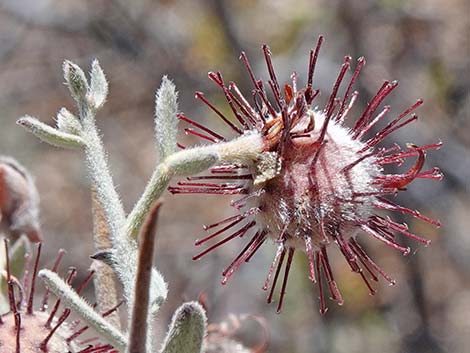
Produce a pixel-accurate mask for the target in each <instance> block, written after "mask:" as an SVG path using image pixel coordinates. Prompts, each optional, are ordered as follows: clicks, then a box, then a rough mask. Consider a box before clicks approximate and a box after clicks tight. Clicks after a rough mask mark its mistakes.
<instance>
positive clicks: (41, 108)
mask: <svg viewBox="0 0 470 353" xmlns="http://www.w3.org/2000/svg"><path fill="white" fill-rule="evenodd" d="M468 13H470V5H469V3H468V1H466V0H451V1H447V2H445V3H444V2H442V1H438V0H421V1H400V0H383V1H371V0H370V1H362V0H347V1H339V0H337V1H320V0H313V1H312V0H296V1H286V0H284V1H280V0H275V1H272V0H258V1H248V0H244V1H236V2H235V1H227V0H225V1H217V0H206V1H202V0H197V1H176V0H166V1H160V2H156V1H150V0H139V1H132V2H131V1H111V0H100V1H72V0H67V1H65V0H60V1H59V0H16V1H8V0H1V1H0V154H5V155H12V156H15V158H17V159H19V160H21V161H22V162H23V163H24V164H25V165H26V166H27V167H28V168H29V169H30V170H31V172H32V173H33V174H34V175H35V177H36V183H37V186H38V189H39V193H40V195H41V200H42V203H41V215H42V216H41V217H42V223H43V230H44V233H45V237H46V238H47V239H48V240H47V241H48V246H47V249H49V251H51V252H55V251H56V249H58V248H60V247H62V248H67V249H73V251H69V254H68V256H69V261H68V262H69V263H71V264H73V263H77V264H80V265H82V266H86V265H87V264H88V263H89V259H88V255H89V254H90V253H91V252H92V244H91V242H90V241H89V239H90V236H89V234H90V232H91V227H92V226H91V224H92V222H91V211H90V210H91V206H90V204H91V201H90V197H89V194H88V187H87V185H88V181H87V180H86V178H85V172H84V168H83V165H82V164H81V158H80V157H79V156H78V155H77V152H76V151H73V150H70V151H66V150H53V149H52V148H50V147H49V146H47V145H45V144H41V143H39V142H38V141H37V140H36V139H34V138H32V137H31V136H30V135H29V134H27V133H26V132H25V131H24V130H23V129H20V128H18V127H17V126H16V124H15V121H16V120H17V118H18V117H20V116H23V115H25V114H32V113H34V115H36V116H39V117H41V120H42V121H44V122H47V123H49V124H50V125H55V124H54V121H53V120H54V116H55V115H56V113H57V112H56V109H57V107H59V106H64V105H66V106H67V107H68V108H69V109H70V110H71V111H72V112H73V109H72V108H73V104H72V103H73V102H71V100H70V99H69V98H68V96H67V91H66V90H64V89H63V88H61V87H59V86H58V85H57V82H61V80H62V78H61V74H62V73H61V70H60V67H61V63H62V61H63V60H64V59H70V60H73V61H74V62H77V63H79V64H80V65H82V66H87V65H88V63H89V62H90V61H91V60H92V59H93V58H98V59H99V61H100V63H101V66H102V67H103V68H104V69H105V71H106V72H107V78H108V79H109V83H110V94H109V95H108V103H107V104H106V105H105V106H104V108H103V109H102V111H100V113H99V115H98V118H97V121H98V125H99V126H100V127H101V128H102V129H103V130H104V131H105V132H106V133H105V134H104V139H105V141H104V142H105V144H106V147H107V149H108V151H109V153H110V162H111V166H112V168H113V173H114V175H115V177H116V181H117V184H118V189H119V192H120V193H121V194H122V196H123V199H124V203H125V206H126V208H127V210H129V209H130V207H131V206H132V204H133V202H134V201H135V200H136V198H137V196H138V195H140V194H141V192H142V189H143V187H144V185H145V183H146V181H147V179H148V177H149V175H150V173H151V171H152V168H153V166H154V165H155V158H156V155H155V149H154V144H153V141H154V139H153V136H152V134H153V133H152V130H153V104H154V91H155V89H156V88H157V86H158V84H159V83H160V80H161V77H162V75H164V74H168V75H169V77H171V78H172V79H173V81H174V83H175V85H176V87H177V89H178V90H179V92H180V99H179V102H180V109H181V110H182V111H184V112H185V113H186V114H187V115H188V116H190V117H191V118H193V119H194V120H197V121H209V120H213V123H211V124H210V126H214V127H215V128H217V124H218V122H217V121H216V119H215V118H214V116H213V115H212V113H211V112H210V111H208V110H207V109H206V108H205V107H204V106H203V105H202V104H200V103H199V102H197V101H195V100H194V98H193V95H194V91H195V90H200V91H204V92H205V93H206V96H207V97H208V98H211V100H212V101H213V102H215V103H217V102H220V103H221V102H222V98H223V97H222V96H221V94H220V93H219V92H218V90H217V87H216V86H215V85H214V84H211V82H210V81H209V80H208V79H207V77H206V73H207V71H209V70H218V69H220V70H221V71H222V73H223V74H224V77H225V79H226V80H227V81H228V80H233V81H237V82H238V83H239V85H240V86H241V88H242V89H243V90H245V91H246V90H248V89H250V86H249V81H248V76H247V75H246V74H245V72H244V70H243V67H242V65H241V63H240V62H239V61H238V59H237V58H238V55H239V53H240V51H241V50H245V51H246V52H247V54H248V55H249V57H250V60H251V62H252V64H253V66H254V69H255V70H256V72H257V73H258V74H259V75H262V76H263V77H266V75H267V72H266V69H265V67H264V64H263V58H262V55H261V51H260V50H259V47H260V45H261V44H262V43H264V42H266V43H268V44H270V46H271V48H272V51H273V53H274V59H273V60H274V65H275V66H276V71H277V72H278V73H279V76H280V79H281V80H286V79H287V78H288V77H289V75H290V74H291V72H292V71H294V70H295V71H297V72H298V74H299V76H300V78H301V79H304V78H305V75H306V71H307V63H308V50H309V49H310V47H311V46H313V45H314V44H315V40H316V37H317V36H318V35H319V34H324V35H325V38H326V43H325V45H324V48H323V49H322V50H323V51H322V55H321V57H320V59H319V63H318V66H317V70H316V77H315V81H316V83H315V84H316V85H317V86H318V87H319V88H321V89H324V90H327V91H329V90H330V88H331V86H332V85H333V81H334V79H335V75H336V74H337V72H338V68H339V66H340V64H341V62H342V58H343V56H344V55H346V54H350V55H352V56H353V57H359V56H361V55H364V56H365V57H366V59H367V65H366V67H365V69H364V72H363V73H362V74H361V77H360V80H359V83H358V84H359V87H358V90H359V91H360V92H361V96H360V97H359V98H360V102H359V104H358V106H362V107H364V106H365V105H366V103H367V100H368V98H370V97H371V96H372V94H374V93H375V92H376V91H377V89H378V88H379V87H380V85H381V84H382V82H383V80H384V79H398V80H399V82H400V87H399V88H398V89H397V90H396V92H395V93H394V94H393V97H392V100H391V101H389V102H387V104H391V105H392V114H393V113H398V112H399V111H401V109H403V108H404V107H407V106H409V105H410V104H411V103H412V102H414V101H415V100H416V99H417V98H423V99H424V101H425V105H424V106H423V107H422V108H420V110H419V111H418V114H419V116H420V121H419V122H418V123H417V124H414V125H413V126H412V127H410V128H409V129H404V130H402V131H401V132H400V133H396V134H395V135H394V140H398V141H399V142H400V143H401V144H402V145H405V143H407V142H409V141H414V142H416V143H418V144H426V143H431V142H434V141H435V140H438V139H441V140H442V141H443V142H444V147H443V148H442V149H441V151H439V152H436V153H431V154H429V160H428V165H429V166H433V165H438V166H439V167H441V169H442V170H443V172H444V174H445V176H446V177H445V179H444V180H443V181H442V182H441V183H435V182H429V181H426V180H422V181H418V182H416V183H414V184H412V185H410V186H409V192H408V193H406V194H405V195H408V196H407V197H408V198H409V199H408V200H406V202H405V203H406V204H407V205H411V206H412V207H413V208H419V209H420V210H422V212H423V213H424V214H427V215H430V216H433V217H436V218H440V220H441V221H442V223H443V224H444V226H443V227H442V228H441V229H440V230H438V231H435V230H434V229H433V228H431V227H428V226H427V225H426V224H423V223H421V222H414V221H413V220H411V219H404V220H406V221H407V222H409V223H410V227H412V228H415V229H417V233H419V234H426V235H428V237H429V238H430V239H432V240H433V243H432V244H431V246H430V247H428V248H424V247H422V246H420V245H419V244H417V243H413V244H409V245H410V246H412V248H413V249H415V250H416V251H415V253H414V254H413V256H409V257H407V258H402V257H401V256H400V255H399V254H393V253H391V252H390V251H389V249H385V248H384V247H383V246H382V245H381V244H376V243H375V242H373V241H370V242H368V243H367V247H368V248H369V250H370V252H371V253H372V254H373V255H374V257H375V258H377V259H378V262H380V264H381V265H382V267H383V268H384V269H386V270H387V271H388V272H389V273H391V274H393V275H394V277H395V278H396V279H397V282H398V283H397V285H396V286H394V287H390V288H389V287H387V286H386V285H385V284H383V283H381V286H380V287H381V288H379V292H378V294H377V295H376V296H375V297H372V298H371V297H370V296H369V294H368V292H367V290H366V289H365V288H363V285H362V283H361V282H360V278H358V276H355V275H354V274H352V273H351V272H350V270H349V267H348V266H347V264H346V263H345V262H344V261H343V260H342V259H341V258H340V257H339V256H338V258H337V259H335V261H332V262H333V263H334V267H335V268H334V271H335V273H337V281H338V283H339V286H340V289H341V290H342V292H343V294H344V298H345V300H346V302H345V304H344V305H343V306H342V307H340V308H339V307H336V306H334V305H333V304H330V310H329V312H328V314H327V315H326V318H321V317H320V316H319V314H318V310H317V300H316V295H317V293H316V292H314V291H313V289H312V288H311V284H310V282H309V281H308V280H307V274H306V273H305V269H306V268H307V266H306V264H305V263H304V262H305V261H306V259H305V258H303V257H302V256H297V257H296V259H295V264H294V266H296V269H295V271H293V272H292V276H291V277H290V279H289V281H290V283H289V288H288V293H287V297H286V303H285V308H284V312H283V314H281V315H280V316H279V315H276V314H275V313H274V312H275V310H274V308H272V307H270V306H267V305H265V304H264V299H265V298H264V296H263V293H262V292H261V291H260V290H259V288H260V287H261V286H262V283H263V280H264V278H265V274H266V271H267V268H268V266H269V263H270V259H271V257H272V253H273V251H272V249H264V251H263V252H260V254H258V255H257V257H256V258H254V259H253V261H252V262H253V264H252V265H250V266H246V267H242V268H241V271H240V273H239V274H237V276H235V277H234V278H233V280H232V281H231V283H229V284H228V285H227V286H224V287H223V286H221V285H220V284H219V280H220V276H219V269H220V268H222V267H223V264H225V263H229V262H230V260H231V259H232V257H233V255H234V254H235V253H236V251H237V247H236V246H237V244H232V245H231V246H227V247H225V248H223V249H220V251H218V252H217V253H213V254H211V256H208V257H207V258H206V259H205V261H201V262H193V261H192V260H191V256H192V255H193V254H194V253H195V249H194V248H193V246H192V244H193V242H194V241H195V240H196V238H197V237H198V235H200V234H201V233H202V232H203V230H202V229H201V227H200V224H202V223H204V222H207V223H210V222H211V221H214V220H216V219H219V218H221V217H220V216H222V213H226V214H227V215H230V214H231V213H230V210H229V209H226V208H225V204H226V201H227V200H224V199H221V198H213V199H212V198H208V197H207V196H201V197H198V196H195V197H179V198H172V197H170V196H166V205H165V208H164V209H163V210H162V214H161V218H160V219H161V228H160V229H161V230H160V231H159V234H161V236H159V240H158V244H157V264H158V267H159V268H160V270H161V271H162V272H163V273H164V274H165V273H171V278H172V282H171V283H170V288H169V291H170V293H171V294H172V295H170V296H169V300H168V303H167V304H166V305H165V307H164V308H163V309H162V316H163V317H162V320H161V322H162V323H163V324H164V323H166V322H168V320H169V317H170V316H171V313H172V312H173V311H174V308H175V307H176V306H177V305H178V304H179V303H180V302H181V301H182V300H183V299H186V298H194V297H196V296H197V295H198V294H199V293H200V292H201V291H204V292H206V293H207V296H208V306H209V319H210V321H220V320H221V319H222V318H223V317H225V316H226V314H227V313H228V312H236V313H244V312H249V313H252V314H255V315H261V316H265V317H266V318H267V322H268V323H269V326H270V330H271V337H272V338H271V344H270V349H269V351H270V352H273V353H276V352H289V353H297V352H298V353H304V352H314V353H316V352H319V353H320V352H338V353H339V352H385V353H387V352H390V353H395V352H396V353H398V352H463V351H465V350H466V349H467V347H468V345H469V344H470V338H469V337H470V326H469V323H468V317H469V313H470V276H469V274H468V270H467V269H468V268H469V266H470V257H469V256H468V254H469V253H470V236H469V234H468V229H469V228H470V224H469V217H468V214H470V200H469V197H468V190H469V189H470V187H469V180H470V159H469V156H470V153H469V152H470V151H469V149H470V137H469V136H470V134H469V132H470V126H469V125H470V92H469V89H470V67H469V66H470V61H469V59H468V56H469V53H470V39H469V38H470V35H469V33H470V19H469V16H468ZM320 99H321V98H320ZM220 109H222V110H226V109H227V106H226V104H221V105H220ZM358 111H359V108H358ZM48 117H49V118H48ZM219 127H220V126H219ZM411 137H413V138H411ZM181 140H182V142H183V143H185V144H189V143H191V142H192V140H191V139H189V138H188V137H185V136H181ZM403 168H404V170H406V166H403ZM194 210H197V212H194ZM85 240H86V241H85ZM239 245H241V244H239ZM48 258H52V257H48V256H44V257H43V261H45V262H44V263H43V264H42V265H43V266H49V265H50V263H49V262H50V261H52V260H48ZM164 316H166V318H165V317H164ZM164 331H165V329H164V328H160V329H159V330H157V332H160V333H161V334H163V333H164ZM254 336H256V332H255V334H253V333H251V332H246V333H245V334H244V337H243V339H244V340H245V341H246V342H248V345H250V344H249V343H250V342H252V341H256V338H257V337H254Z"/></svg>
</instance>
